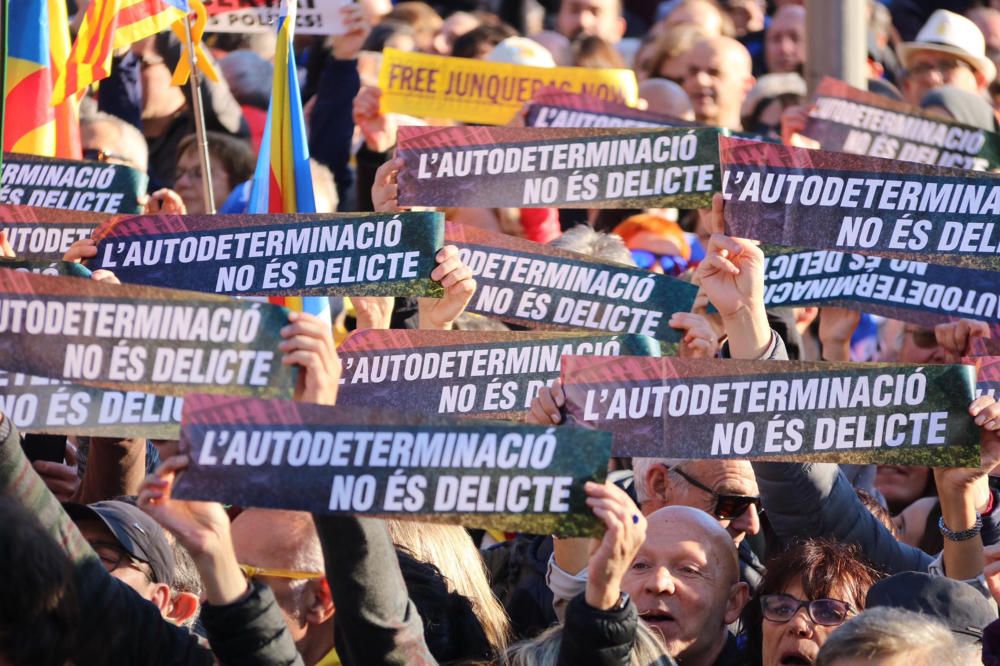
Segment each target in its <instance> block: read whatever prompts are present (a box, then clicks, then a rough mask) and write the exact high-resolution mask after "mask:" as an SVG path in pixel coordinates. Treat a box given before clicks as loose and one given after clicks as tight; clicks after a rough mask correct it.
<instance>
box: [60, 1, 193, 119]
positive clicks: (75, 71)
mask: <svg viewBox="0 0 1000 666" xmlns="http://www.w3.org/2000/svg"><path fill="white" fill-rule="evenodd" d="M190 9H191V8H190V6H189V5H188V0H93V2H91V4H90V6H89V7H88V8H87V13H86V14H85V15H84V18H83V23H82V24H81V25H80V32H79V33H78V34H77V36H76V41H75V42H74V43H73V48H72V50H71V51H70V54H69V58H68V61H67V62H66V69H65V70H64V71H63V72H61V73H60V76H59V79H58V80H57V81H56V87H55V92H54V93H53V101H54V103H58V102H60V101H62V100H63V99H65V98H66V97H69V96H71V95H75V94H76V93H78V92H79V91H81V90H83V89H85V88H86V87H87V86H89V85H90V84H92V83H94V82H95V81H100V80H101V79H104V78H107V77H108V76H109V75H110V74H111V56H112V55H113V53H114V51H115V49H120V48H124V47H126V46H129V45H131V44H134V43H135V42H138V41H139V40H140V39H145V38H146V37H150V36H152V35H155V34H156V33H158V32H160V31H162V30H165V29H167V28H169V27H170V25H171V24H173V23H175V22H176V21H179V20H182V19H183V18H184V17H185V16H187V14H188V12H189V11H190Z"/></svg>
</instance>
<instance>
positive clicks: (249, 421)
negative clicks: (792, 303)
mask: <svg viewBox="0 0 1000 666" xmlns="http://www.w3.org/2000/svg"><path fill="white" fill-rule="evenodd" d="M181 446H182V447H184V446H186V447H187V450H189V451H190V452H191V453H190V456H191V465H190V466H189V467H188V469H187V470H185V471H184V472H183V473H182V474H181V475H180V477H179V478H178V480H177V483H176V484H175V485H174V489H173V497H175V498H179V499H197V500H211V501H221V502H226V503H231V504H236V505H239V506H254V507H264V508H276V509H290V510H294V511H309V512H312V513H348V514H368V515H381V516H396V517H402V518H406V519H407V520H414V519H425V520H436V521H439V522H455V523H459V524H461V525H465V526H468V527H476V526H479V527H495V528H498V529H504V530H513V531H519V532H527V533H531V534H561V535H567V536H570V535H572V536H586V535H593V534H599V533H600V528H599V527H598V521H597V520H596V518H595V517H594V515H593V514H592V513H591V511H590V510H589V509H588V508H587V506H586V504H585V499H586V496H585V494H584V491H583V484H584V482H585V481H591V480H593V481H597V482H602V481H603V480H604V478H605V475H606V473H607V464H608V457H609V454H610V451H611V437H610V436H609V435H608V434H607V433H599V432H596V431H588V430H584V429H578V428H540V427H535V426H526V425H513V424H501V423H492V422H488V421H477V422H473V423H470V422H464V421H460V420H456V419H444V418H443V417H424V416H418V415H412V416H410V415H402V414H393V415H389V414H387V413H386V412H385V411H381V410H380V411H375V410H361V409H357V408H347V407H342V406H341V405H339V404H338V405H337V406H336V407H325V406H321V405H313V404H308V403H302V402H286V401H278V400H255V399H240V398H231V397H228V396H210V395H202V394H197V393H195V394H190V395H188V396H187V398H186V399H185V405H184V412H183V420H182V424H181Z"/></svg>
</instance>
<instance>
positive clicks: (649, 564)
mask: <svg viewBox="0 0 1000 666" xmlns="http://www.w3.org/2000/svg"><path fill="white" fill-rule="evenodd" d="M646 520H647V527H646V540H645V542H643V545H642V548H640V549H639V553H638V555H636V557H635V559H634V560H633V561H632V566H631V567H629V569H628V572H627V573H626V574H625V577H624V578H623V579H622V590H623V591H625V592H626V593H628V595H629V596H630V597H632V600H633V601H634V602H635V605H636V608H637V609H638V611H639V615H640V616H641V617H642V618H643V619H644V620H645V621H646V623H647V624H648V625H649V626H650V627H651V628H652V629H653V630H654V631H655V632H657V633H659V634H660V635H661V636H662V637H663V644H664V646H665V647H666V650H667V653H668V654H670V656H672V657H674V658H675V659H677V661H678V663H680V664H681V666H716V665H719V666H721V665H723V664H725V665H728V664H736V663H739V661H738V657H739V656H740V655H739V651H738V649H737V647H736V638H735V637H734V636H733V635H732V634H730V633H729V630H728V629H727V627H728V625H729V624H731V623H733V622H735V621H736V619H737V618H738V617H739V615H740V612H741V611H742V610H743V607H744V606H745V605H746V603H747V600H748V599H749V598H750V589H749V587H748V586H747V584H746V583H742V582H740V568H739V561H738V559H737V555H736V546H734V545H733V540H732V538H731V537H730V535H729V533H728V532H726V530H725V529H723V528H722V527H721V526H720V525H719V523H718V522H716V521H715V520H713V519H712V517H711V516H709V515H708V514H707V513H705V512H704V511H699V510H698V509H692V508H690V507H686V506H669V507H665V508H663V509H660V510H659V511H655V512H653V513H651V514H650V515H649V516H647V517H646Z"/></svg>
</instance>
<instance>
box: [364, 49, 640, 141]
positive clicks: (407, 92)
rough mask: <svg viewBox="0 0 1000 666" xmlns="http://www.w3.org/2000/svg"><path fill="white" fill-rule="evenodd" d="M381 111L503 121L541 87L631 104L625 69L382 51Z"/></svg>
mask: <svg viewBox="0 0 1000 666" xmlns="http://www.w3.org/2000/svg"><path fill="white" fill-rule="evenodd" d="M378 84H379V87H380V88H381V89H382V99H381V108H382V110H383V111H387V112H393V113H405V114H407V115H411V116H420V117H432V118H449V119H451V120H457V121H460V122H466V123H477V124H481V125H505V124H507V123H508V122H510V120H511V119H512V118H513V117H514V115H515V114H516V113H517V112H518V110H519V109H520V108H521V107H522V106H524V104H525V103H527V102H529V101H531V98H532V97H533V96H534V95H535V93H537V92H538V91H539V90H541V89H542V88H548V87H552V88H558V89H560V90H564V91H567V92H575V93H585V94H588V95H593V96H594V97H599V98H601V99H604V100H608V101H611V102H619V103H624V104H628V105H630V106H635V104H636V100H637V99H638V96H639V93H638V89H639V86H638V83H637V82H636V80H635V74H634V73H633V72H632V70H629V69H587V68H584V67H528V66H526V65H508V64H504V63H496V62H486V61H483V60H473V59H471V58H449V57H447V56H436V55H428V54H425V53H408V52H405V51H397V50H396V49H385V51H384V52H383V53H382V68H381V70H379V77H378Z"/></svg>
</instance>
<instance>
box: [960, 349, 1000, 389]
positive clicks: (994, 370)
mask: <svg viewBox="0 0 1000 666" xmlns="http://www.w3.org/2000/svg"><path fill="white" fill-rule="evenodd" d="M962 363H968V364H971V365H974V366H975V367H976V397H977V398H978V397H979V396H982V395H988V396H990V397H991V398H998V399H1000V356H978V357H974V358H963V359H962Z"/></svg>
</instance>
